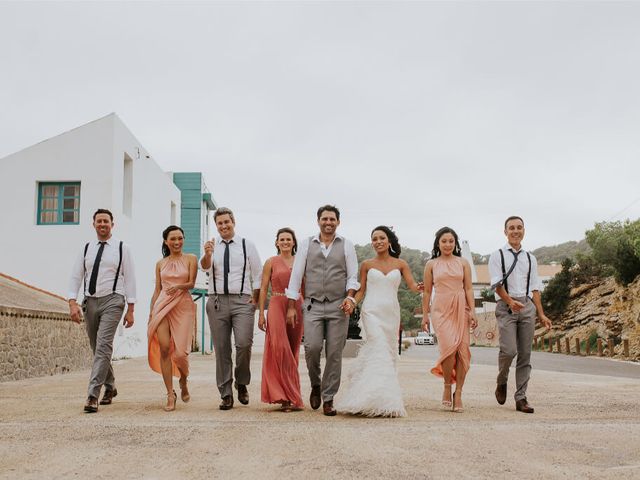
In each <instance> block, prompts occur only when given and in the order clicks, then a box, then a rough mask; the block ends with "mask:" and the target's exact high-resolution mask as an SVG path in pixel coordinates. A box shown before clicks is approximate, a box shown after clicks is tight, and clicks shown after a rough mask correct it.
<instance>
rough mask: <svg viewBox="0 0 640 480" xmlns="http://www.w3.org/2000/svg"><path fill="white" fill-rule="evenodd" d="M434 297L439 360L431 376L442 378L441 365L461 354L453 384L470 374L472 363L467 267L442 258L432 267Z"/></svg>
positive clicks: (432, 318) (453, 260)
mask: <svg viewBox="0 0 640 480" xmlns="http://www.w3.org/2000/svg"><path fill="white" fill-rule="evenodd" d="M433 286H434V288H435V297H434V299H433V304H432V305H431V322H432V324H433V328H434V329H435V331H436V334H437V336H438V347H439V348H440V358H438V362H437V363H436V366H435V367H433V368H432V369H431V373H433V374H434V375H437V376H439V377H442V376H443V374H442V362H443V360H445V359H446V358H447V357H449V356H450V355H453V354H455V353H456V352H457V353H458V354H459V355H458V356H459V360H460V362H458V360H457V359H456V361H455V363H454V366H453V375H452V377H451V383H456V372H458V371H464V372H466V371H468V370H469V365H470V362H471V350H469V317H470V310H469V307H468V306H467V301H466V298H465V292H464V267H463V263H462V260H461V259H460V258H459V257H452V258H450V259H446V260H445V259H443V258H442V257H439V258H437V259H436V260H435V262H434V264H433Z"/></svg>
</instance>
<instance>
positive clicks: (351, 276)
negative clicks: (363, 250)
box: [285, 233, 360, 300]
mask: <svg viewBox="0 0 640 480" xmlns="http://www.w3.org/2000/svg"><path fill="white" fill-rule="evenodd" d="M336 238H340V239H341V240H342V244H343V245H344V258H345V262H346V264H347V287H346V290H345V294H346V292H348V291H349V290H358V289H359V288H360V283H359V282H358V256H357V255H356V249H355V247H354V246H353V243H351V242H350V241H349V240H347V239H346V238H344V237H341V236H339V235H336V237H335V238H334V239H333V241H332V242H331V243H330V244H329V245H328V246H325V244H324V243H322V242H321V241H320V234H319V233H318V234H317V235H315V236H313V237H311V238H309V237H307V238H305V239H304V240H303V241H302V242H300V244H299V245H298V252H297V253H296V257H295V260H294V261H293V270H292V271H291V278H290V279H289V288H287V290H286V292H285V293H286V294H287V298H290V299H291V300H296V299H297V298H298V297H299V296H300V286H301V285H302V279H303V277H304V274H305V269H306V266H307V254H308V253H309V241H310V240H311V241H313V242H317V243H319V244H320V251H321V252H322V254H323V255H324V257H325V258H327V257H328V256H329V253H331V248H332V247H333V244H334V242H335V239H336Z"/></svg>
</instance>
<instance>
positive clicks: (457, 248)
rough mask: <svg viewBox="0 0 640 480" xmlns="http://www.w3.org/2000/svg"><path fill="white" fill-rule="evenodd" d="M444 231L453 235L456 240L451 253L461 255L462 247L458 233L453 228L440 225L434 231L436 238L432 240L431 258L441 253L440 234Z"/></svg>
mask: <svg viewBox="0 0 640 480" xmlns="http://www.w3.org/2000/svg"><path fill="white" fill-rule="evenodd" d="M445 233H450V234H451V235H453V239H454V240H455V242H456V246H455V247H454V249H453V254H454V255H455V256H456V257H461V256H462V249H461V248H460V241H459V240H458V234H457V233H456V231H455V230H454V229H453V228H449V227H442V228H441V229H440V230H438V231H437V232H436V239H435V241H434V242H433V250H431V258H438V257H439V256H440V255H441V254H442V252H441V251H440V237H442V235H444V234H445Z"/></svg>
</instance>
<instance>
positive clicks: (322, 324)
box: [286, 205, 360, 416]
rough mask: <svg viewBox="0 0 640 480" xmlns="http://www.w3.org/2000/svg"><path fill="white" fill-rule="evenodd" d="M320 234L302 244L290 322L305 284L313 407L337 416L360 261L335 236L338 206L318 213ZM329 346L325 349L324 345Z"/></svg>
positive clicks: (345, 242)
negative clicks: (322, 359) (323, 360)
mask: <svg viewBox="0 0 640 480" xmlns="http://www.w3.org/2000/svg"><path fill="white" fill-rule="evenodd" d="M317 217H318V226H319V227H320V233H319V234H317V235H314V236H312V237H310V238H307V239H306V240H304V241H302V242H301V244H300V247H299V249H298V253H297V254H296V257H295V261H294V264H293V271H292V273H291V279H290V280H289V288H288V289H287V292H286V293H287V297H288V298H289V305H288V308H287V322H288V323H295V322H296V321H299V320H300V319H297V318H296V309H295V301H296V299H297V298H298V296H299V292H300V286H301V284H302V280H303V278H304V304H303V306H302V311H303V316H304V351H305V359H306V361H307V369H308V371H309V379H310V380H311V396H310V397H309V403H310V404H311V408H313V409H314V410H315V409H317V408H318V407H320V401H321V400H322V401H323V402H324V403H323V406H322V409H323V413H324V414H325V415H327V416H334V415H335V414H336V410H335V408H333V397H334V395H335V394H336V393H337V392H338V388H339V387H340V373H341V371H342V349H343V348H344V345H345V342H346V339H347V330H348V328H349V315H351V313H352V312H353V310H354V308H355V304H356V302H355V300H354V298H353V295H354V294H355V292H356V290H358V288H360V284H359V283H358V258H357V256H356V250H355V248H354V247H353V244H352V243H351V242H350V241H349V240H347V239H346V238H344V237H341V236H339V235H336V230H337V228H338V226H339V225H340V211H339V210H338V209H337V208H336V207H334V206H333V205H324V206H322V207H320V208H319V209H318V213H317ZM325 342H326V343H325ZM323 345H324V346H325V356H326V364H325V368H324V375H323V376H322V382H321V381H320V374H321V371H320V354H321V352H322V347H323Z"/></svg>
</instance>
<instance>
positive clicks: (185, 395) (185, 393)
mask: <svg viewBox="0 0 640 480" xmlns="http://www.w3.org/2000/svg"><path fill="white" fill-rule="evenodd" d="M180 398H181V399H182V401H183V402H184V403H187V402H188V401H189V400H191V394H190V393H189V389H188V388H187V379H186V378H185V379H184V381H183V380H182V379H180Z"/></svg>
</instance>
